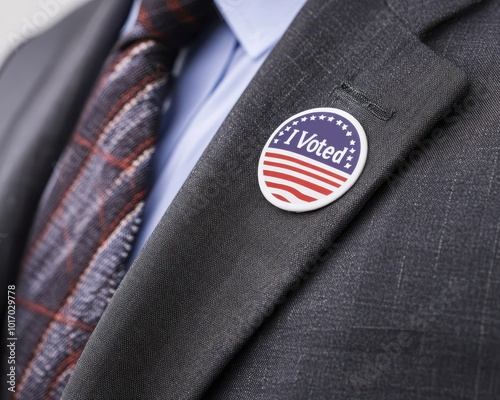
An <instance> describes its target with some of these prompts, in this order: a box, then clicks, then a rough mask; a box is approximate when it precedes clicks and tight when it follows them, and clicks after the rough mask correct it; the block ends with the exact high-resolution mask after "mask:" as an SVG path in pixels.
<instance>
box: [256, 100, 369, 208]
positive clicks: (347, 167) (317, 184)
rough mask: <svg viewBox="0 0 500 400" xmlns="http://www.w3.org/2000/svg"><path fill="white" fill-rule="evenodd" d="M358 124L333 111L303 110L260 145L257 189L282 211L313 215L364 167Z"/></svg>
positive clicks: (364, 151)
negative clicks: (312, 213) (258, 187)
mask: <svg viewBox="0 0 500 400" xmlns="http://www.w3.org/2000/svg"><path fill="white" fill-rule="evenodd" d="M367 154H368V142H367V140H366V133H365V131H364V129H363V127H362V126H361V124H360V123H359V122H358V121H357V120H356V118H354V117H353V116H352V115H351V114H349V113H347V112H345V111H342V110H339V109H336V108H315V109H311V110H307V111H303V112H301V113H299V114H296V115H294V116H293V117H291V118H289V119H287V120H286V121H285V122H283V123H282V124H281V125H280V126H279V127H278V128H277V129H276V130H275V131H274V132H273V134H272V135H271V137H270V138H269V140H268V142H267V144H266V145H265V146H264V149H263V151H262V154H261V157H260V160H259V169H258V174H259V186H260V189H261V190H262V193H263V194H264V196H265V198H266V199H267V200H268V201H269V202H270V203H272V204H273V205H275V206H276V207H279V208H281V209H283V210H287V211H293V212H305V211H312V210H316V209H318V208H321V207H324V206H326V205H328V204H330V203H332V202H333V201H335V200H337V199H338V198H339V197H341V196H342V195H344V194H345V193H346V192H347V191H348V190H349V189H350V188H351V187H352V186H353V185H354V184H355V183H356V181H357V180H358V178H359V176H360V175H361V172H362V171H363V168H364V166H365V163H366V157H367Z"/></svg>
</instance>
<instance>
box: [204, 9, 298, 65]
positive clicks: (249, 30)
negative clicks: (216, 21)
mask: <svg viewBox="0 0 500 400" xmlns="http://www.w3.org/2000/svg"><path fill="white" fill-rule="evenodd" d="M306 1H307V0H214V2H215V5H216V6H217V8H218V9H219V11H220V13H221V15H222V17H223V18H224V20H225V21H226V23H227V25H228V26H229V28H230V29H231V31H232V32H233V34H234V36H236V38H237V39H238V41H239V43H240V44H241V46H242V47H243V49H244V50H245V51H246V52H247V53H248V55H249V56H250V57H251V58H257V57H259V56H260V55H262V54H263V53H264V52H265V51H267V50H269V49H270V48H271V47H273V46H274V45H275V44H276V43H277V42H278V40H279V39H281V37H282V36H283V34H284V33H285V32H286V30H287V29H288V26H289V25H290V24H291V23H292V21H293V19H294V18H295V16H296V15H297V14H298V12H299V11H300V9H301V8H302V6H303V5H304V4H305V2H306Z"/></svg>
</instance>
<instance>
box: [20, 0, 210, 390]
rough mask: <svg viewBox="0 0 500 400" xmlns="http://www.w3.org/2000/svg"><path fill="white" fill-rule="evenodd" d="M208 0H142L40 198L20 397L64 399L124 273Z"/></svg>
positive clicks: (26, 296) (27, 267)
mask: <svg viewBox="0 0 500 400" xmlns="http://www.w3.org/2000/svg"><path fill="white" fill-rule="evenodd" d="M211 10H212V3H211V2H210V1H206V0H205V1H202V0H143V1H142V6H141V9H140V13H139V18H138V22H137V24H136V25H135V27H134V28H133V29H132V30H131V32H130V33H128V34H127V35H126V36H125V37H124V38H123V40H121V41H120V43H119V46H117V48H116V50H115V51H114V52H113V54H111V56H110V57H109V59H108V60H107V62H106V65H105V68H104V70H103V73H102V76H101V78H100V80H99V82H98V83H97V86H96V88H95V89H94V92H93V95H92V97H91V98H90V100H89V102H88V104H87V106H86V108H85V110H84V112H83V115H82V117H81V120H80V122H79V124H78V126H77V128H76V130H75V132H74V133H73V135H72V137H71V141H70V143H69V144H68V146H67V148H66V150H65V152H64V154H63V155H62V157H61V159H60V160H59V162H58V164H57V166H56V169H55V171H54V173H53V175H52V177H51V179H50V182H49V183H48V185H47V188H46V190H45V193H44V195H43V197H42V199H41V202H40V206H39V210H38V214H37V217H36V219H35V222H34V226H33V230H32V235H31V239H30V243H29V245H28V249H27V252H26V255H25V259H24V262H23V269H22V274H21V277H20V283H19V287H18V293H17V294H18V297H17V302H18V305H19V311H18V316H17V318H18V320H17V335H18V343H17V363H16V365H17V383H18V385H17V391H16V393H15V395H14V398H16V399H29V400H33V399H58V398H60V397H61V396H62V392H63V390H64V387H65V386H66V383H67V382H68V379H69V377H70V375H71V373H72V371H73V369H74V366H75V364H76V362H77V360H78V358H79V356H80V354H81V353H82V351H83V348H84V346H85V344H86V342H87V340H88V339H89V336H90V334H91V333H92V331H93V330H94V328H95V326H96V325H97V322H98V321H99V319H100V317H101V315H102V314H103V312H104V310H105V309H106V307H107V305H108V303H109V301H110V299H111V297H112V295H113V292H114V291H115V289H116V288H117V286H118V285H119V283H120V281H121V280H122V278H123V276H124V275H125V263H126V262H127V258H128V256H129V253H130V250H131V249H132V245H133V241H134V239H135V236H136V232H137V231H138V229H139V225H140V223H141V213H142V209H143V206H144V199H145V197H146V194H147V191H148V186H149V185H148V177H149V172H150V166H151V157H152V154H153V152H154V149H155V142H156V136H157V131H158V128H159V122H160V116H161V109H162V105H163V101H164V98H165V93H166V86H167V83H168V80H169V75H170V71H171V69H172V66H173V63H174V60H175V58H176V56H177V53H178V50H179V49H180V48H181V47H182V46H185V45H186V44H187V43H188V42H189V41H190V40H191V39H193V38H194V37H195V35H196V33H198V32H199V30H200V28H201V26H202V25H203V22H205V20H206V19H207V18H208V17H209V15H210V14H211Z"/></svg>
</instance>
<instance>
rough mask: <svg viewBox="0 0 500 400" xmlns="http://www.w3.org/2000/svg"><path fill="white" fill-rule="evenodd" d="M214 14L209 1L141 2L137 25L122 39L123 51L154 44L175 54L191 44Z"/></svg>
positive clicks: (169, 0)
mask: <svg viewBox="0 0 500 400" xmlns="http://www.w3.org/2000/svg"><path fill="white" fill-rule="evenodd" d="M213 12H214V6H213V3H212V1H209V0H142V3H141V8H140V11H139V17H138V19H137V22H136V24H135V26H134V28H132V30H131V31H130V32H129V33H128V34H127V35H126V36H125V37H124V39H123V42H122V47H124V46H127V45H129V44H131V43H133V42H136V41H141V40H156V41H157V42H160V43H162V44H164V45H166V46H167V48H168V49H169V50H172V51H174V52H175V51H178V50H179V49H180V48H181V47H183V46H186V45H187V44H189V43H190V42H191V41H192V39H193V38H194V37H195V36H196V35H197V34H198V33H199V31H200V30H201V28H202V27H203V25H204V24H205V23H206V22H207V20H208V19H209V18H210V17H211V16H212V14H213Z"/></svg>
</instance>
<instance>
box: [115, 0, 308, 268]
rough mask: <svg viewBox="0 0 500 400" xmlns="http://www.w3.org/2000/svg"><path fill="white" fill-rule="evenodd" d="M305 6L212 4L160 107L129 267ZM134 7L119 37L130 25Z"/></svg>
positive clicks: (293, 2)
mask: <svg viewBox="0 0 500 400" xmlns="http://www.w3.org/2000/svg"><path fill="white" fill-rule="evenodd" d="M305 1H306V0H252V1H243V0H215V4H216V6H217V7H218V9H219V11H220V13H221V16H222V17H223V19H224V20H218V21H216V22H214V23H213V24H212V25H211V26H209V27H207V29H206V31H205V32H204V34H203V35H200V38H199V39H198V41H197V42H196V43H194V44H193V45H192V46H191V47H190V48H189V49H185V50H184V51H183V52H182V53H181V55H180V56H179V59H178V60H177V63H176V66H175V68H174V76H176V79H175V85H174V87H173V88H172V91H171V92H170V95H169V96H168V98H167V101H166V102H165V106H164V117H163V120H162V124H161V128H160V135H159V141H158V144H157V149H156V153H155V156H154V159H153V186H152V188H151V191H150V194H149V196H148V198H147V201H146V205H145V208H144V219H143V223H142V227H141V230H140V231H139V234H138V238H137V241H136V244H135V246H134V249H133V251H132V257H131V260H130V263H132V261H133V260H134V259H135V257H136V256H137V254H138V253H139V251H140V250H141V248H142V247H143V246H144V244H145V243H146V241H147V240H148V238H149V236H150V235H151V233H152V232H153V230H154V229H155V227H156V225H157V224H158V222H159V221H160V219H161V217H162V216H163V214H164V213H165V211H166V210H167V208H168V207H169V205H170V203H171V202H172V200H173V199H174V197H175V196H176V195H177V193H178V192H179V190H180V188H181V187H182V185H183V183H184V181H185V180H186V178H187V177H188V175H189V174H190V172H191V170H192V169H193V167H194V166H195V164H196V163H197V161H198V160H199V158H200V157H201V155H202V153H203V152H204V150H205V149H206V147H207V145H208V144H209V142H210V141H211V140H212V138H213V136H214V134H215V133H216V132H217V130H218V129H219V127H220V126H221V124H222V122H223V121H224V119H225V118H226V117H227V115H228V114H229V112H230V111H231V109H232V108H233V106H234V105H235V103H236V102H237V100H238V99H239V97H240V96H241V94H242V93H243V91H244V90H245V88H246V87H247V86H248V84H249V83H250V81H251V80H252V78H253V77H254V75H255V74H256V72H257V71H258V69H259V68H260V66H261V65H262V63H263V62H264V60H265V59H266V58H267V56H268V55H269V53H270V52H271V50H272V48H273V47H274V45H275V44H276V42H278V40H279V39H280V38H281V36H282V35H283V34H284V33H285V31H286V29H287V28H288V26H289V25H290V23H291V22H292V20H293V19H294V17H295V16H296V14H297V13H298V12H299V10H300V9H301V8H302V6H303V5H304V3H305ZM138 5H139V2H136V3H135V4H134V7H133V9H132V11H131V15H130V17H129V20H128V22H127V24H126V25H125V27H124V31H126V30H127V29H129V27H130V26H131V25H132V24H133V22H134V21H135V19H136V17H137V12H138ZM255 173H257V171H256V172H255Z"/></svg>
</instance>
